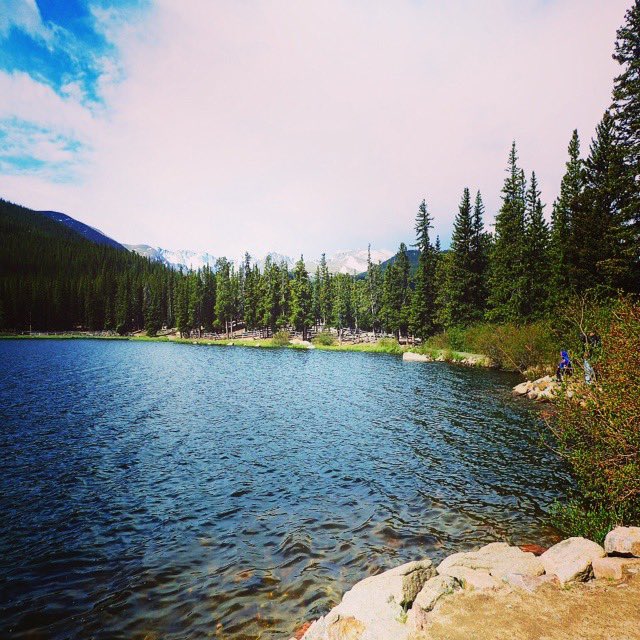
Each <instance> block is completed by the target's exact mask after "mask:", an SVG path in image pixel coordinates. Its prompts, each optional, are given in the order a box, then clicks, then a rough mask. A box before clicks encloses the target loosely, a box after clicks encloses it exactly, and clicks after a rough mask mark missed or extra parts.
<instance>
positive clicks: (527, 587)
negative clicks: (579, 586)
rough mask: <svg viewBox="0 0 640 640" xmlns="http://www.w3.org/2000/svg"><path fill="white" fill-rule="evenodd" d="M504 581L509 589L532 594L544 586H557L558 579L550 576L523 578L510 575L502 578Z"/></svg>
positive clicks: (517, 574) (518, 574) (515, 574)
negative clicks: (512, 588) (513, 588)
mask: <svg viewBox="0 0 640 640" xmlns="http://www.w3.org/2000/svg"><path fill="white" fill-rule="evenodd" d="M504 581H505V582H506V583H507V584H508V585H509V586H511V587H515V588H516V589H522V590H523V591H527V592H529V593H533V592H534V591H535V590H536V589H539V588H540V587H541V586H542V585H545V584H554V583H556V584H557V581H558V579H557V578H556V577H555V576H551V575H546V574H545V575H542V576H523V575H522V574H520V573H510V574H509V575H506V576H505V577H504Z"/></svg>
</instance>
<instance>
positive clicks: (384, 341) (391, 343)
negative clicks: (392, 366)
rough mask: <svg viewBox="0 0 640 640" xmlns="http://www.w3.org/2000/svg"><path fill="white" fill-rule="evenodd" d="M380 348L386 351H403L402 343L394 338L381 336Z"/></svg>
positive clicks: (378, 344)
mask: <svg viewBox="0 0 640 640" xmlns="http://www.w3.org/2000/svg"><path fill="white" fill-rule="evenodd" d="M377 346H378V349H379V350H380V351H383V352H384V353H402V352H403V349H402V347H401V346H400V343H399V342H398V341H397V340H395V339H394V338H380V340H378V343H377Z"/></svg>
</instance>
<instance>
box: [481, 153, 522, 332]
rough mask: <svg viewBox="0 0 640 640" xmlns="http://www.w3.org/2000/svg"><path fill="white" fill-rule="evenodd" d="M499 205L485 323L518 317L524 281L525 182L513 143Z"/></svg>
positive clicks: (520, 309)
mask: <svg viewBox="0 0 640 640" xmlns="http://www.w3.org/2000/svg"><path fill="white" fill-rule="evenodd" d="M507 173H508V175H507V178H506V179H505V183H504V186H503V188H502V206H501V207H500V211H499V212H498V214H497V216H496V224H495V239H494V245H493V248H492V252H491V261H490V271H489V298H488V307H489V310H488V312H487V317H488V319H489V320H493V321H498V322H505V321H513V320H517V319H518V318H519V317H520V316H521V312H522V306H523V297H522V287H523V279H524V265H523V261H522V257H523V252H524V215H525V190H526V185H525V180H524V174H523V171H522V170H521V169H520V168H519V167H518V154H517V151H516V143H515V142H514V143H513V144H512V145H511V151H510V153H509V166H508V168H507Z"/></svg>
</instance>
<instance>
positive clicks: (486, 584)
mask: <svg viewBox="0 0 640 640" xmlns="http://www.w3.org/2000/svg"><path fill="white" fill-rule="evenodd" d="M440 575H444V576H449V577H451V578H455V579H456V580H457V581H458V582H459V583H460V585H461V586H462V588H463V589H469V590H476V591H485V590H494V589H499V588H500V587H501V586H502V584H501V583H500V581H499V580H498V579H496V578H494V577H493V576H492V575H491V574H490V573H489V572H488V571H481V570H480V569H470V568H469V567H458V566H453V567H448V568H445V569H444V570H443V572H441V573H440Z"/></svg>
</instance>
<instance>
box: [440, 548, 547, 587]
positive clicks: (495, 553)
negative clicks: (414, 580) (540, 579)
mask: <svg viewBox="0 0 640 640" xmlns="http://www.w3.org/2000/svg"><path fill="white" fill-rule="evenodd" d="M452 567H467V568H469V569H479V570H481V571H486V572H488V573H489V574H490V575H491V576H493V577H494V578H497V579H498V580H502V579H503V578H504V576H506V575H508V574H510V573H520V574H522V575H528V576H539V575H542V574H543V573H544V567H543V566H542V563H541V562H540V560H539V559H538V558H536V557H535V556H534V555H533V553H525V552H524V551H521V550H520V549H518V547H511V546H509V545H508V544H507V543H506V542H492V543H491V544H488V545H486V546H484V547H482V548H481V549H479V550H478V551H471V552H468V553H454V554H453V555H451V556H449V557H448V558H445V559H444V560H443V561H442V562H441V563H440V564H439V565H438V573H439V574H441V575H448V574H449V572H450V569H451V568H452Z"/></svg>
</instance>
